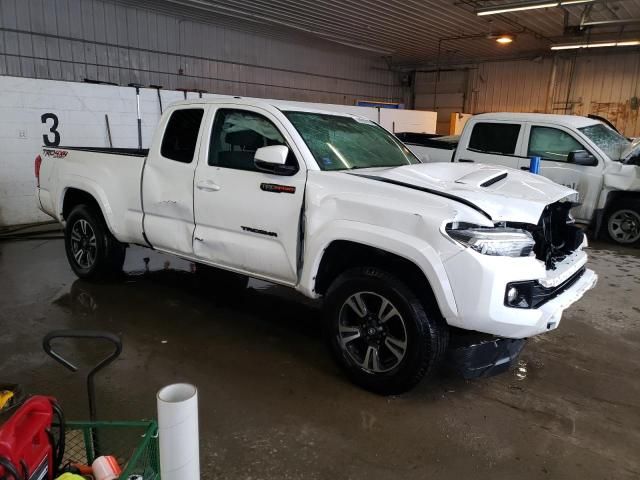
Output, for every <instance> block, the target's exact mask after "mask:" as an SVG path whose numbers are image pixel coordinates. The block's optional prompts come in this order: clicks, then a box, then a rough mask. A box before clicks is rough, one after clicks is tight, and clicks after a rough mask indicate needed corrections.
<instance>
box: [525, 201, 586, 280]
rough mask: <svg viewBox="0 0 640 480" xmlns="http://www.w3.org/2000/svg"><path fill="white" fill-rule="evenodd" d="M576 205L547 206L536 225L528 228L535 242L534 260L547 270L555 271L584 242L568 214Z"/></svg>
mask: <svg viewBox="0 0 640 480" xmlns="http://www.w3.org/2000/svg"><path fill="white" fill-rule="evenodd" d="M577 205H578V204H577V203H574V202H566V201H565V202H555V203H552V204H550V205H547V206H546V207H545V209H544V211H543V212H542V215H541V217H540V221H539V222H538V225H536V226H535V227H531V226H530V227H529V228H528V230H529V231H530V232H531V235H532V236H533V239H534V240H535V246H534V248H533V251H534V253H535V255H536V258H537V259H538V260H542V261H543V262H544V264H545V266H546V268H547V270H553V269H555V268H556V265H557V264H558V263H559V262H562V261H563V260H564V259H565V258H567V257H568V256H569V255H571V254H572V253H573V252H575V251H576V250H577V249H578V248H579V247H580V246H581V245H582V243H583V242H584V237H585V235H584V231H583V230H582V229H581V228H580V227H578V226H577V225H576V224H575V221H574V219H573V217H572V216H571V213H570V211H571V209H572V208H573V207H575V206H577Z"/></svg>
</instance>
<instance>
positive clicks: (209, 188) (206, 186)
mask: <svg viewBox="0 0 640 480" xmlns="http://www.w3.org/2000/svg"><path fill="white" fill-rule="evenodd" d="M196 188H197V189H198V190H202V191H203V192H217V191H218V190H220V185H216V184H215V183H213V182H212V181H211V180H200V181H199V182H198V183H196Z"/></svg>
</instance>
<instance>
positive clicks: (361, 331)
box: [338, 292, 407, 373]
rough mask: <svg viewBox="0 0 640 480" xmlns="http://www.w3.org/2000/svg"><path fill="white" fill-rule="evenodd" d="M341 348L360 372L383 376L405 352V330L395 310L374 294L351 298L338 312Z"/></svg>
mask: <svg viewBox="0 0 640 480" xmlns="http://www.w3.org/2000/svg"><path fill="white" fill-rule="evenodd" d="M338 340H339V343H340V347H341V348H342V350H343V351H345V352H346V353H347V354H348V355H349V356H350V357H351V359H352V360H353V361H354V362H355V363H356V364H357V365H358V366H360V368H362V369H364V370H366V371H367V372H370V373H385V372H388V371H391V370H393V369H394V368H396V367H397V366H398V365H399V364H400V362H402V360H403V359H404V357H405V355H406V352H407V328H406V325H405V321H404V319H403V318H402V315H400V312H399V311H398V309H397V308H396V307H395V306H394V305H393V304H392V303H391V302H390V301H389V300H388V299H387V298H385V297H383V296H382V295H379V294H377V293H374V292H358V293H354V294H353V295H351V296H350V297H349V298H347V300H346V301H345V302H344V303H343V305H342V307H341V308H340V314H339V318H338Z"/></svg>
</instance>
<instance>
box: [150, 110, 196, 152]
mask: <svg viewBox="0 0 640 480" xmlns="http://www.w3.org/2000/svg"><path fill="white" fill-rule="evenodd" d="M203 115H204V109H202V108H181V109H179V110H175V111H174V112H173V113H172V114H171V117H170V118H169V121H168V122H167V127H166V128H165V130H164V136H163V137H162V145H161V146H160V154H161V155H162V156H163V157H165V158H168V159H170V160H175V161H176V162H181V163H191V162H192V161H193V155H194V153H195V151H196V144H197V143H198V133H199V131H200V123H202V116H203Z"/></svg>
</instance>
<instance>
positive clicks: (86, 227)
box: [71, 219, 98, 268]
mask: <svg viewBox="0 0 640 480" xmlns="http://www.w3.org/2000/svg"><path fill="white" fill-rule="evenodd" d="M71 254H72V255H73V258H74V260H75V262H76V263H77V264H78V266H79V267H80V268H91V267H92V266H93V264H94V263H95V261H96V257H97V255H98V245H97V241H96V234H95V232H94V231H93V228H92V227H91V224H90V223H89V222H87V221H86V220H84V219H80V220H78V221H77V222H76V223H74V224H73V227H72V228H71Z"/></svg>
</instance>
